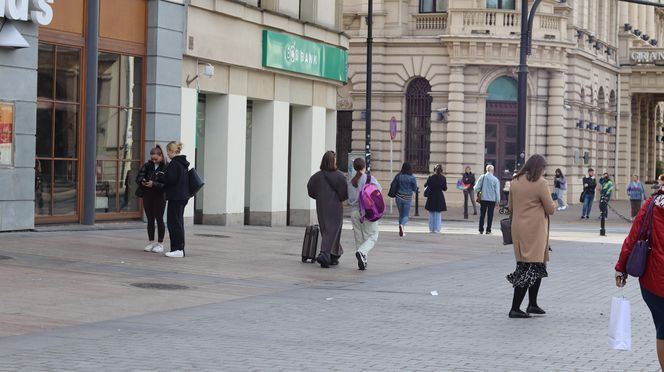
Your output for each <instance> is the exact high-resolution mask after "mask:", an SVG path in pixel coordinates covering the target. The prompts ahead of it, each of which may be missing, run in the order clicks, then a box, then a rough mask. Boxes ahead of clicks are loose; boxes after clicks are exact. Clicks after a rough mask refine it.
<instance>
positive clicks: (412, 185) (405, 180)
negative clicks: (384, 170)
mask: <svg viewBox="0 0 664 372" xmlns="http://www.w3.org/2000/svg"><path fill="white" fill-rule="evenodd" d="M392 182H395V183H396V184H397V195H396V203H397V209H398V210H399V236H401V237H404V236H406V224H408V217H409V215H410V206H411V204H412V202H413V193H414V192H417V191H418V190H419V189H418V187H417V179H415V176H413V167H412V165H410V163H408V162H406V163H403V165H402V166H401V172H399V173H398V174H397V175H396V176H395V177H394V179H393V180H392Z"/></svg>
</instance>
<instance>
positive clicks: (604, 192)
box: [599, 172, 616, 219]
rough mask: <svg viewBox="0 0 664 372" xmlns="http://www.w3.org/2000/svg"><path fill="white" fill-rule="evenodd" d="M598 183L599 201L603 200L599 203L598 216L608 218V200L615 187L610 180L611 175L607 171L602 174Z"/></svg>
mask: <svg viewBox="0 0 664 372" xmlns="http://www.w3.org/2000/svg"><path fill="white" fill-rule="evenodd" d="M599 184H600V201H603V202H601V203H600V204H599V208H600V212H601V213H600V216H599V218H602V216H604V218H605V219H606V218H608V217H609V202H610V201H611V195H612V194H613V190H615V189H616V186H615V185H614V183H613V181H611V176H609V174H608V173H606V172H605V173H604V174H603V175H602V179H600V180H599Z"/></svg>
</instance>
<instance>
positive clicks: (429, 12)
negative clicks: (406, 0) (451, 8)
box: [419, 0, 447, 14]
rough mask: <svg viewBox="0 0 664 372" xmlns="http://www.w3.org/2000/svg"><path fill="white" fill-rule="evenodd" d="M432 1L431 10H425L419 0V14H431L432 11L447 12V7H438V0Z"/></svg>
mask: <svg viewBox="0 0 664 372" xmlns="http://www.w3.org/2000/svg"><path fill="white" fill-rule="evenodd" d="M432 1H433V10H431V11H428V10H427V11H425V10H424V6H423V0H420V1H419V10H420V13H421V14H433V13H445V12H447V9H438V2H437V1H436V0H432Z"/></svg>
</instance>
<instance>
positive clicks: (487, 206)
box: [475, 164, 500, 235]
mask: <svg viewBox="0 0 664 372" xmlns="http://www.w3.org/2000/svg"><path fill="white" fill-rule="evenodd" d="M493 172H494V167H493V165H491V164H489V165H487V166H486V173H484V174H483V175H481V176H480V179H479V180H477V184H476V185H475V191H477V193H478V194H479V199H480V234H484V218H486V219H487V221H486V234H487V235H490V234H491V224H492V223H493V211H494V209H495V208H496V204H498V203H500V181H498V178H496V176H494V175H493Z"/></svg>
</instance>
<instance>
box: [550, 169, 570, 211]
mask: <svg viewBox="0 0 664 372" xmlns="http://www.w3.org/2000/svg"><path fill="white" fill-rule="evenodd" d="M566 191H567V178H565V175H564V174H563V171H562V170H561V169H560V168H556V176H555V178H554V179H553V192H554V193H555V194H556V197H557V199H556V201H557V202H558V208H557V210H559V211H564V210H565V209H567V203H565V192H566Z"/></svg>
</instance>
